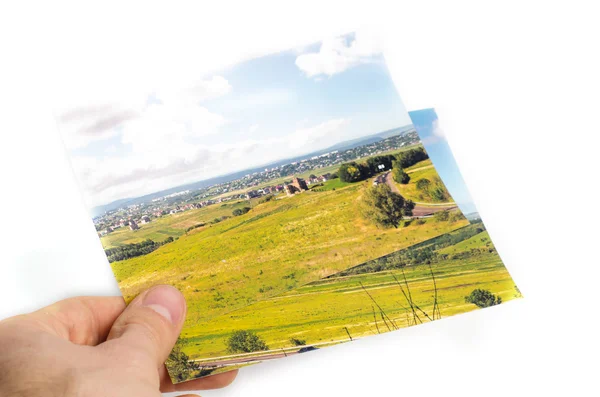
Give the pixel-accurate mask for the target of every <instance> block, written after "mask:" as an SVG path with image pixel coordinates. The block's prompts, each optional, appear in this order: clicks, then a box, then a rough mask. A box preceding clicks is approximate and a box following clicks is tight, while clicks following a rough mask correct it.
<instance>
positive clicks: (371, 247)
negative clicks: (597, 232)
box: [112, 181, 468, 327]
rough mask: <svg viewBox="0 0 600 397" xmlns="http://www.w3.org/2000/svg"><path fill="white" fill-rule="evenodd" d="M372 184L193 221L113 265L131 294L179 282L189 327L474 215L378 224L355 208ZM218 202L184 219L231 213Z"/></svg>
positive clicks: (446, 229) (457, 224)
mask: <svg viewBox="0 0 600 397" xmlns="http://www.w3.org/2000/svg"><path fill="white" fill-rule="evenodd" d="M332 183H334V182H332ZM368 186H370V182H369V181H366V182H360V183H355V184H351V185H349V186H345V187H341V188H339V189H336V190H327V191H322V192H311V191H307V192H303V193H301V194H296V195H294V196H292V197H285V196H284V197H282V198H281V199H278V200H273V201H270V202H266V203H263V204H258V205H255V206H254V208H253V209H252V210H251V211H250V212H248V213H247V214H245V215H242V216H238V217H233V218H230V219H227V220H225V221H223V222H220V223H217V224H213V225H207V226H205V227H201V228H197V229H194V230H192V231H191V232H189V233H187V234H182V235H181V236H180V237H179V239H178V240H176V241H175V242H173V243H170V244H166V245H164V246H162V247H160V248H159V249H157V250H156V251H154V252H152V253H150V254H148V255H144V256H140V257H136V258H132V259H128V260H124V261H120V262H113V263H112V267H113V270H114V273H115V275H116V277H117V280H118V282H119V286H120V288H121V290H122V292H123V295H124V296H125V298H126V299H127V300H130V299H132V298H133V297H134V296H135V295H137V294H138V293H139V292H140V291H142V290H143V289H146V288H148V287H149V286H151V285H154V284H159V283H164V284H171V285H174V286H176V287H177V288H178V289H180V290H181V291H182V292H183V293H184V295H185V296H186V298H187V302H188V308H189V309H188V318H187V323H186V327H191V326H193V325H195V324H198V323H199V322H201V321H206V320H207V319H209V318H211V317H214V316H217V315H220V314H224V313H227V312H229V311H231V310H234V309H238V308H241V307H243V306H245V305H248V304H249V303H252V302H255V301H257V300H261V299H265V298H268V297H271V296H274V295H276V294H279V293H282V292H285V291H287V290H290V289H294V288H297V287H299V286H301V285H303V284H306V283H308V282H311V281H315V280H318V279H320V278H323V277H325V276H328V275H331V274H333V273H336V272H338V271H340V270H343V269H346V268H349V267H352V266H355V265H357V264H360V263H362V262H365V261H368V260H370V259H373V258H377V257H380V256H382V255H385V254H387V253H390V252H393V251H397V250H400V249H402V248H405V247H408V246H410V245H413V244H415V243H418V242H420V241H423V240H427V239H430V238H432V237H435V236H438V235H440V234H444V233H447V232H449V231H451V230H454V229H457V228H460V227H462V226H464V225H466V224H467V223H468V221H466V220H460V221H457V222H435V221H434V220H433V219H428V220H427V221H425V222H424V223H423V224H420V225H419V224H417V223H416V222H413V223H412V224H411V225H410V226H408V227H402V228H398V229H395V228H391V229H379V228H377V227H376V226H374V225H373V224H371V223H369V222H367V221H365V220H364V219H363V218H362V216H361V215H360V214H359V212H358V210H357V205H356V204H357V202H358V201H359V199H360V197H361V195H362V192H363V191H364V189H366V188H367V187H368ZM213 207H217V208H219V209H218V210H211V211H213V212H209V211H208V209H209V208H211V207H208V208H207V212H206V213H204V212H202V211H203V210H204V209H200V210H197V212H196V214H197V216H196V217H194V216H193V215H192V214H190V216H189V217H183V216H182V217H181V221H180V223H182V224H183V226H185V227H188V226H189V225H190V224H194V223H196V222H198V221H200V220H207V218H208V219H210V218H213V217H214V216H215V215H216V213H215V212H214V211H223V213H225V212H228V213H229V214H231V212H230V211H231V208H232V207H225V208H220V207H218V206H213ZM192 212H193V211H190V213H192ZM184 214H185V213H184ZM157 223H158V222H157ZM142 230H144V229H142Z"/></svg>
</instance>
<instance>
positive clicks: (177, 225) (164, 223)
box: [100, 199, 258, 249]
mask: <svg viewBox="0 0 600 397" xmlns="http://www.w3.org/2000/svg"><path fill="white" fill-rule="evenodd" d="M257 201H258V200H254V199H253V200H252V202H249V201H248V200H242V201H236V202H228V203H224V204H215V205H211V206H208V207H204V208H199V209H194V210H189V211H185V212H179V213H176V214H170V215H165V216H163V217H160V218H157V219H153V220H152V222H150V223H147V224H140V225H139V227H140V228H139V230H135V231H132V230H130V229H129V227H122V228H120V229H117V230H115V231H114V232H112V233H110V234H107V235H106V236H103V237H102V238H101V239H100V242H101V243H102V246H103V247H104V249H108V248H113V247H118V246H121V245H124V244H133V243H139V242H141V241H144V240H146V239H150V240H154V241H157V242H159V241H162V240H164V239H166V238H167V237H180V236H182V235H184V234H185V232H186V230H187V229H188V228H189V227H191V226H194V225H197V224H199V223H207V222H209V221H212V220H213V219H215V218H218V217H221V216H224V215H228V216H230V215H231V212H232V211H233V210H234V209H236V208H241V207H245V206H251V205H254V204H255V203H256V202H257Z"/></svg>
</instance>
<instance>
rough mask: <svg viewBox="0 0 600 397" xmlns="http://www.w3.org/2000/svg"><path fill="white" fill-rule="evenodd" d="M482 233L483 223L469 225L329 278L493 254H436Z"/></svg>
mask: <svg viewBox="0 0 600 397" xmlns="http://www.w3.org/2000/svg"><path fill="white" fill-rule="evenodd" d="M483 231H485V227H484V226H483V223H475V224H471V225H468V226H465V227H463V228H461V229H458V230H455V231H453V232H451V233H447V234H443V235H441V236H438V237H435V238H433V239H431V240H428V241H424V242H422V243H419V244H415V245H413V246H412V247H409V248H406V249H403V250H400V251H396V252H393V253H391V254H389V255H386V256H382V257H381V258H377V259H373V260H371V261H368V262H365V263H363V264H362V265H358V266H355V267H353V268H351V269H347V270H345V271H343V272H340V273H336V274H335V275H332V276H330V277H329V278H335V277H343V276H350V275H355V274H364V273H376V272H380V271H384V270H392V269H399V268H402V267H404V266H407V265H420V264H431V263H436V262H440V261H443V260H448V259H466V258H469V257H472V256H476V255H480V254H483V253H486V252H493V251H494V250H495V249H494V248H488V249H481V248H474V249H471V250H469V251H465V252H459V253H456V254H453V255H451V256H449V255H448V254H440V253H438V252H437V251H438V250H440V249H442V248H446V247H450V246H452V245H456V244H458V243H460V242H461V241H464V240H467V239H469V238H471V237H473V236H476V235H478V234H480V233H482V232H483Z"/></svg>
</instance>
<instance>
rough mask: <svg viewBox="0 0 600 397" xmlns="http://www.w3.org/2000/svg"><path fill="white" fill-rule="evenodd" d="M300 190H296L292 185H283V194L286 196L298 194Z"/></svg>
mask: <svg viewBox="0 0 600 397" xmlns="http://www.w3.org/2000/svg"><path fill="white" fill-rule="evenodd" d="M299 191H300V190H299V189H297V188H296V186H294V185H285V192H286V193H287V195H288V196H293V195H294V194H296V192H299Z"/></svg>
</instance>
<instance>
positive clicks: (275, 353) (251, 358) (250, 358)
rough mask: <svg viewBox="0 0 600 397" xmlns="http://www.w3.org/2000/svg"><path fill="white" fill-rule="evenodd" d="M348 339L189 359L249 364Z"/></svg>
mask: <svg viewBox="0 0 600 397" xmlns="http://www.w3.org/2000/svg"><path fill="white" fill-rule="evenodd" d="M353 339H354V340H358V339H360V338H353ZM350 340H351V339H337V340H333V341H327V342H319V343H313V344H310V345H302V346H294V347H286V348H285V349H279V350H267V351H263V352H256V353H242V354H234V355H231V356H222V357H215V358H214V359H197V360H191V361H193V362H195V363H196V364H199V365H200V366H202V367H223V366H229V365H238V364H249V363H254V362H259V361H267V360H274V359H276V358H282V357H289V356H294V355H296V354H301V353H299V351H300V349H302V348H308V347H313V348H314V350H317V349H319V348H320V347H324V346H332V345H336V344H338V343H344V342H349V341H350ZM284 351H285V353H284ZM261 353H266V354H262V355H259V354H261ZM211 360H215V361H211Z"/></svg>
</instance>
